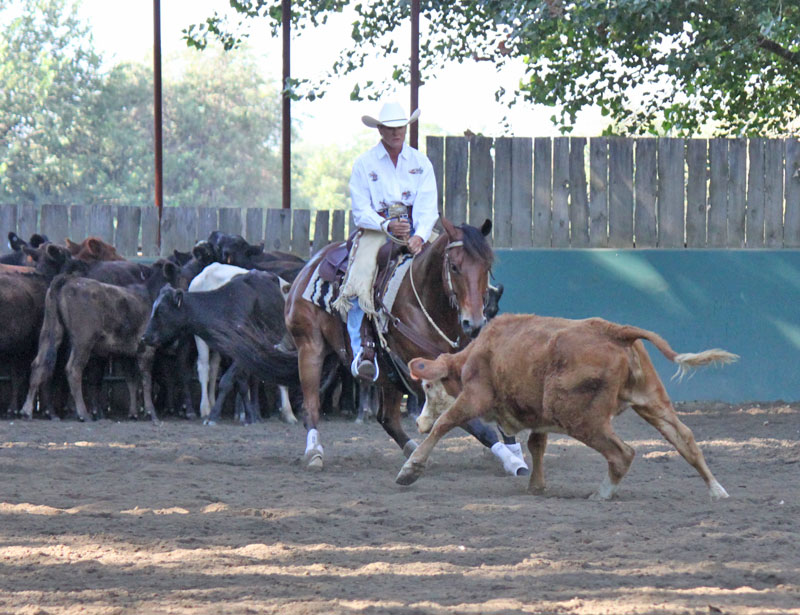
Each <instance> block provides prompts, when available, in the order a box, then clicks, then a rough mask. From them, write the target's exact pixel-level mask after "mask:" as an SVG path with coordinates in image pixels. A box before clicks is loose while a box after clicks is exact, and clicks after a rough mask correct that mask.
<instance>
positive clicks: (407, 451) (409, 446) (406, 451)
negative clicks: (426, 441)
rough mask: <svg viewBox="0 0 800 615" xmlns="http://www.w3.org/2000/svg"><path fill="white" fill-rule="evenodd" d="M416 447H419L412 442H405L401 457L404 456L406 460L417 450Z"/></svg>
mask: <svg viewBox="0 0 800 615" xmlns="http://www.w3.org/2000/svg"><path fill="white" fill-rule="evenodd" d="M417 446H419V445H418V444H417V443H416V442H414V440H409V441H408V442H406V445H405V446H404V447H403V455H405V456H406V459H408V458H409V457H411V454H412V453H413V452H414V451H415V450H417Z"/></svg>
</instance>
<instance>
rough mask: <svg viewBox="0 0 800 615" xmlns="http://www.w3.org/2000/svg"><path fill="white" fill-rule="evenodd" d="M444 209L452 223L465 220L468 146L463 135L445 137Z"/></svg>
mask: <svg viewBox="0 0 800 615" xmlns="http://www.w3.org/2000/svg"><path fill="white" fill-rule="evenodd" d="M444 143H445V153H444V210H445V217H446V218H447V219H448V220H450V222H452V223H453V224H463V223H464V222H466V221H467V165H468V164H469V161H468V158H467V156H468V153H469V148H468V147H467V140H466V138H464V137H445V140H444Z"/></svg>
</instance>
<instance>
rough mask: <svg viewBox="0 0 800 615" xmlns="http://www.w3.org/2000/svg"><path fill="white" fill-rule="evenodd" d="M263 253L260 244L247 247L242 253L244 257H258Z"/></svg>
mask: <svg viewBox="0 0 800 615" xmlns="http://www.w3.org/2000/svg"><path fill="white" fill-rule="evenodd" d="M263 251H264V244H263V243H260V244H258V245H257V246H252V245H251V246H247V248H246V249H245V251H244V253H245V255H246V256H258V255H259V254H261V253H262V252H263Z"/></svg>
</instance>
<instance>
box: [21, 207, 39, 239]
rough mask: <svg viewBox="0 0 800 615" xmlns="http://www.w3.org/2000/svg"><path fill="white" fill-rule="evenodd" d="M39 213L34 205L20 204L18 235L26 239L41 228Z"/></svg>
mask: <svg viewBox="0 0 800 615" xmlns="http://www.w3.org/2000/svg"><path fill="white" fill-rule="evenodd" d="M38 213H39V212H38V211H36V208H35V207H34V206H33V205H20V206H19V207H18V208H17V235H19V236H20V237H22V238H23V239H24V240H25V241H28V238H29V237H30V236H31V235H33V234H34V233H35V232H37V231H38V230H39V216H38Z"/></svg>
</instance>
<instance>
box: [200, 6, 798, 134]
mask: <svg viewBox="0 0 800 615" xmlns="http://www.w3.org/2000/svg"><path fill="white" fill-rule="evenodd" d="M231 4H232V6H234V8H235V9H237V10H238V11H239V14H240V15H241V16H242V20H243V21H244V20H247V19H250V18H261V19H266V20H268V22H269V24H270V26H271V27H272V29H273V31H276V30H277V28H278V27H279V25H280V19H281V13H280V0H273V1H271V2H267V1H264V0H243V1H241V2H232V3H231ZM346 4H351V5H352V6H353V8H354V10H355V12H356V15H357V20H356V21H355V22H354V23H353V27H352V32H351V38H352V39H353V46H352V47H351V48H349V49H345V50H343V51H342V53H341V55H340V56H339V58H338V59H337V60H336V61H335V62H334V64H333V65H332V67H331V70H330V75H329V78H328V80H327V81H322V82H319V83H313V84H312V83H303V84H298V87H295V88H294V94H295V95H305V96H307V97H309V98H311V97H312V96H319V95H320V93H321V92H323V91H324V89H325V88H326V86H327V84H328V83H329V82H330V80H331V79H333V78H335V76H336V75H341V74H347V73H351V72H353V71H355V70H357V69H358V68H360V67H361V66H363V64H364V61H365V58H367V57H368V56H369V55H370V54H373V53H375V51H378V52H379V53H381V54H383V55H393V54H396V49H397V48H396V46H395V45H394V42H393V39H392V37H393V36H395V34H396V33H397V29H398V27H399V26H400V25H401V24H402V23H404V22H405V21H406V20H408V18H409V10H410V3H409V2H408V1H407V0H360V1H359V2H357V3H346V2H344V0H339V1H330V2H319V1H317V0H293V2H292V10H293V13H292V21H293V25H295V26H296V27H298V28H300V29H303V28H309V27H313V26H314V25H316V24H317V23H320V22H322V21H324V20H325V18H326V17H327V16H328V15H330V14H331V13H332V12H340V11H342V10H343V8H344V6H345V5H346ZM421 12H422V18H423V23H424V24H425V26H426V27H425V28H424V29H423V33H424V36H423V39H422V40H421V43H420V58H421V67H420V68H421V73H422V76H423V78H424V76H425V75H431V74H434V73H435V71H436V70H437V69H438V68H439V67H441V65H442V64H444V63H445V62H450V61H457V62H463V61H467V60H478V61H490V62H493V63H495V64H497V65H498V66H501V65H503V64H505V63H507V62H508V60H509V59H510V58H520V59H522V60H524V62H525V68H524V74H523V75H521V81H520V87H519V89H518V91H517V92H515V93H513V94H510V95H506V96H505V97H501V98H502V99H503V100H505V101H506V102H507V103H508V104H509V105H513V104H515V103H517V101H518V100H524V101H527V102H530V103H537V104H545V105H552V106H555V107H556V108H557V111H556V115H555V116H554V120H555V122H556V123H557V124H558V125H560V126H561V127H562V130H563V131H564V132H569V130H570V127H571V126H572V124H573V123H574V121H575V117H576V115H577V113H578V111H580V110H581V109H583V108H585V107H587V106H590V105H597V106H599V107H600V108H601V110H602V112H603V114H604V115H606V116H608V117H610V118H611V119H612V120H613V121H614V123H615V129H614V130H615V131H616V132H619V133H623V134H638V135H641V134H648V133H650V134H664V133H669V134H673V135H692V134H696V133H697V132H698V131H699V130H700V129H701V128H704V127H707V126H712V127H713V128H714V130H715V131H716V133H717V134H720V135H748V136H757V135H761V136H769V135H776V134H785V133H787V132H789V131H790V122H791V121H792V120H794V119H795V118H796V117H797V115H798V111H800V98H798V97H797V95H796V92H797V91H798V89H799V86H800V6H798V4H797V3H796V2H786V1H785V0H759V1H757V2H741V3H740V2H730V0H527V1H526V0H482V1H479V0H446V1H445V0H421ZM209 37H212V38H213V37H219V38H221V39H222V40H223V41H224V42H225V44H226V45H228V46H230V47H234V46H236V45H237V44H238V43H239V42H240V40H241V34H240V30H237V26H233V25H231V24H228V23H226V22H224V21H223V20H221V19H219V18H218V16H216V15H215V16H214V17H212V18H209V20H208V22H207V23H206V24H205V25H204V26H197V27H194V28H190V29H189V30H188V31H187V38H188V40H189V41H190V43H193V44H195V45H197V46H200V47H202V46H203V45H205V43H206V40H207V39H208V38H209ZM392 79H393V80H394V81H396V82H399V83H407V81H408V65H407V62H406V61H405V60H403V61H400V62H399V64H398V65H397V66H396V69H395V71H394V74H393V75H392ZM299 85H302V86H304V91H303V88H301V87H299ZM387 85H388V84H386V83H384V84H371V85H370V86H367V85H366V84H361V85H360V86H356V87H355V88H354V90H353V92H352V94H351V98H353V99H356V100H360V99H363V98H377V97H379V96H380V95H381V94H382V92H383V89H384V88H385V87H387ZM795 126H796V125H795ZM796 129H797V128H796V127H795V130H796Z"/></svg>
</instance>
